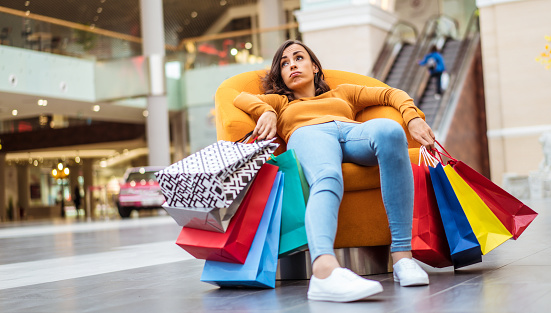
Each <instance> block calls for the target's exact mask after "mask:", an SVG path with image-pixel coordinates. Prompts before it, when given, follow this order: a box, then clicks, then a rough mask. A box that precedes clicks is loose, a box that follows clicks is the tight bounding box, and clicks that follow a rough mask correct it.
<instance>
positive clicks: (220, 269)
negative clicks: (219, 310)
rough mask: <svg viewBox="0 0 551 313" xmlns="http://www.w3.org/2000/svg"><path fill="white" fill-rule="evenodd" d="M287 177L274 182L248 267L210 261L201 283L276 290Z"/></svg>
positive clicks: (206, 264)
mask: <svg viewBox="0 0 551 313" xmlns="http://www.w3.org/2000/svg"><path fill="white" fill-rule="evenodd" d="M283 185H284V174H283V173H281V172H279V173H278V174H277V177H276V179H275V181H274V184H273V187H272V190H271V192H270V196H269V198H268V202H267V204H266V208H265V209H264V213H263V215H262V219H261V220H260V224H259V225H258V229H257V231H256V235H255V237H254V240H253V243H252V246H251V249H250V250H249V254H248V255H247V260H246V261H245V263H244V264H236V263H226V262H218V261H206V262H205V266H204V267H203V274H202V275H201V281H203V282H207V283H211V284H214V285H218V286H222V287H239V286H244V287H261V288H275V280H276V270H277V259H278V250H279V235H280V230H281V207H282V199H283Z"/></svg>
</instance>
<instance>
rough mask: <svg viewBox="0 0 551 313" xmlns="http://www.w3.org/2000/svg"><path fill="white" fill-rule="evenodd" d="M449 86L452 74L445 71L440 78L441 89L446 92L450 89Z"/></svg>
mask: <svg viewBox="0 0 551 313" xmlns="http://www.w3.org/2000/svg"><path fill="white" fill-rule="evenodd" d="M449 85H450V74H448V72H446V71H444V72H442V76H440V89H442V90H446V89H448V86H449Z"/></svg>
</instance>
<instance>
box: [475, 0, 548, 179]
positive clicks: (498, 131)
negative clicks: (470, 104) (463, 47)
mask: <svg viewBox="0 0 551 313" xmlns="http://www.w3.org/2000/svg"><path fill="white" fill-rule="evenodd" d="M477 5H478V6H479V8H480V29H481V42H482V62H483V68H484V89H485V94H486V113H487V125H488V142H489V153H490V166H491V175H492V180H493V181H494V182H496V183H499V184H501V183H502V181H503V178H504V175H506V174H507V175H529V174H530V172H532V171H535V170H537V169H538V165H539V163H540V162H541V161H542V159H543V153H542V147H541V144H540V143H539V138H540V136H541V135H542V133H543V132H545V131H551V118H550V117H551V105H550V102H549V86H551V71H549V70H546V69H545V67H544V65H542V64H541V63H538V62H536V60H535V59H536V57H540V56H541V53H542V52H545V46H546V44H549V43H548V42H547V41H546V39H545V36H551V19H549V12H551V1H547V0H521V1H514V0H513V1H511V0H507V1H503V0H493V1H486V0H485V1H482V0H479V1H477Z"/></svg>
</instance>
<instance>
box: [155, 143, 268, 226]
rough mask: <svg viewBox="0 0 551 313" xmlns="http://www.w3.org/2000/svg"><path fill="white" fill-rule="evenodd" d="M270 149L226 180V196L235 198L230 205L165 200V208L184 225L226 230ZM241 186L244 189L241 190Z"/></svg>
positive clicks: (177, 221)
mask: <svg viewBox="0 0 551 313" xmlns="http://www.w3.org/2000/svg"><path fill="white" fill-rule="evenodd" d="M270 151H271V150H270V149H265V150H263V151H262V152H261V153H260V154H258V155H257V156H255V157H253V158H252V159H251V160H249V161H248V162H247V163H245V165H243V166H241V167H240V168H239V169H238V170H237V171H235V172H234V173H232V174H231V175H230V176H228V177H227V178H226V180H224V183H223V184H224V187H225V188H226V190H228V191H229V192H228V193H227V194H226V197H227V198H231V199H233V200H232V202H231V204H230V205H229V206H228V207H221V208H216V207H215V208H211V207H209V208H187V207H177V206H176V207H175V206H170V205H169V204H168V203H167V202H165V203H164V204H163V208H164V209H165V210H166V211H167V212H168V214H169V215H170V216H172V218H173V219H174V220H175V221H176V223H178V225H180V226H182V227H189V228H197V229H203V230H209V231H216V232H221V233H223V232H225V231H226V229H227V228H228V225H229V223H230V220H231V218H232V217H233V216H234V215H235V212H236V211H237V209H238V208H239V205H240V204H241V202H242V201H243V198H244V197H245V194H246V193H247V190H249V187H250V186H251V183H252V181H253V179H254V176H255V175H256V173H257V172H258V171H259V170H260V168H261V167H262V165H263V164H264V163H265V162H266V160H267V159H268V158H269V157H270V156H271V153H270ZM243 186H244V187H243ZM241 187H243V189H241V190H239V189H240V188H241ZM234 193H237V195H236V196H235V198H233V197H234ZM226 204H227V202H226Z"/></svg>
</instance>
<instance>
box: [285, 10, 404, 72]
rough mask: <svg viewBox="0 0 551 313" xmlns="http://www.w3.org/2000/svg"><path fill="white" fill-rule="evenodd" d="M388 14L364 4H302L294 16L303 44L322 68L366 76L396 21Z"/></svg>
mask: <svg viewBox="0 0 551 313" xmlns="http://www.w3.org/2000/svg"><path fill="white" fill-rule="evenodd" d="M385 3H386V2H385ZM385 7H387V5H385ZM392 11H393V8H392V7H390V6H389V9H388V10H384V9H383V8H382V6H380V5H373V4H371V2H370V1H368V0H345V1H343V0H302V1H301V9H300V10H299V11H297V12H295V14H296V16H297V20H298V22H299V30H300V32H301V33H302V38H303V41H304V43H305V44H306V45H308V46H309V47H310V48H311V49H312V50H313V51H314V53H316V55H317V57H318V58H319V59H320V62H321V64H322V66H323V67H324V68H327V69H338V70H344V71H349V72H354V73H358V74H363V75H366V74H367V73H370V72H371V69H372V67H373V63H374V62H375V60H376V59H377V56H378V54H379V51H380V49H381V47H382V45H383V43H384V39H385V36H386V34H387V33H388V31H389V30H390V29H391V28H392V26H393V25H394V23H396V21H397V18H396V16H395V14H394V13H393V12H392Z"/></svg>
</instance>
